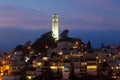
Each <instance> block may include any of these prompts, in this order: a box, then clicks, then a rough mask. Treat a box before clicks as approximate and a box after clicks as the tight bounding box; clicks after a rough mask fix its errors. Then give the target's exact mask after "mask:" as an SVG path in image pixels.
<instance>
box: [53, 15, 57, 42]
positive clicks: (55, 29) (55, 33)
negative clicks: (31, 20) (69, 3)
mask: <svg viewBox="0 0 120 80" xmlns="http://www.w3.org/2000/svg"><path fill="white" fill-rule="evenodd" d="M52 33H53V34H52V36H53V37H54V38H55V40H56V41H57V40H58V39H59V27H58V15H57V14H53V15H52Z"/></svg>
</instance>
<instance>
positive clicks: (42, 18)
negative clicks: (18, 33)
mask: <svg viewBox="0 0 120 80" xmlns="http://www.w3.org/2000/svg"><path fill="white" fill-rule="evenodd" d="M49 19H50V18H49V17H48V16H47V15H46V14H43V13H42V12H40V11H36V10H32V9H25V8H19V7H16V8H15V7H9V6H8V7H4V6H0V27H21V28H25V29H40V28H48V27H49V24H50V23H49V21H50V20H49Z"/></svg>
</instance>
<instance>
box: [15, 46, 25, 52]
mask: <svg viewBox="0 0 120 80" xmlns="http://www.w3.org/2000/svg"><path fill="white" fill-rule="evenodd" d="M22 49H23V45H17V46H16V48H15V51H22Z"/></svg>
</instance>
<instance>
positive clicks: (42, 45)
mask: <svg viewBox="0 0 120 80" xmlns="http://www.w3.org/2000/svg"><path fill="white" fill-rule="evenodd" d="M50 47H51V48H54V47H56V43H55V39H54V38H53V37H52V31H50V32H47V33H44V34H43V35H42V36H41V37H39V38H38V39H36V41H35V42H34V43H33V44H32V48H33V50H34V51H35V52H41V53H45V52H46V51H47V50H48V48H50Z"/></svg>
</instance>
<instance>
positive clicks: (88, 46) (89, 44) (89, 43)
mask: <svg viewBox="0 0 120 80" xmlns="http://www.w3.org/2000/svg"><path fill="white" fill-rule="evenodd" d="M87 48H89V49H91V48H92V47H91V41H88V43H87Z"/></svg>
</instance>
